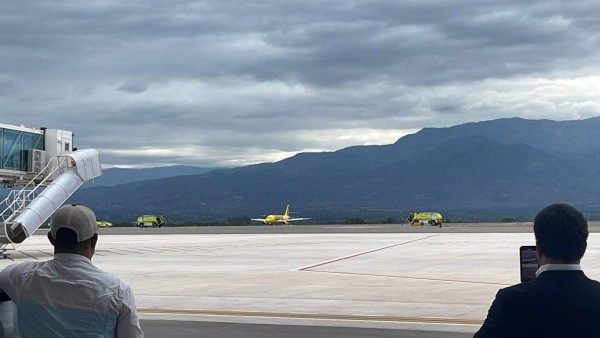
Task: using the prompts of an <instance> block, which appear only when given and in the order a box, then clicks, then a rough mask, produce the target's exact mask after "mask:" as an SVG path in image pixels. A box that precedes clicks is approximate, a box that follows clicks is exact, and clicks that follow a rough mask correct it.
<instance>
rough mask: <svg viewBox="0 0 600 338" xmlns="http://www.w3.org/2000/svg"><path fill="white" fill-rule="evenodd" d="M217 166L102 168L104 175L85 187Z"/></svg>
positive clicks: (200, 171) (180, 174) (179, 173)
mask: <svg viewBox="0 0 600 338" xmlns="http://www.w3.org/2000/svg"><path fill="white" fill-rule="evenodd" d="M214 169H215V168H200V167H193V166H184V165H174V166H167V167H156V168H135V169H132V168H109V169H104V170H102V176H100V177H98V178H97V179H96V180H95V181H94V182H93V183H91V184H84V185H83V186H82V188H83V189H87V188H93V187H112V186H115V185H118V184H125V183H131V182H137V181H145V180H153V179H160V178H168V177H175V176H183V175H198V174H204V173H206V172H209V171H211V170H214Z"/></svg>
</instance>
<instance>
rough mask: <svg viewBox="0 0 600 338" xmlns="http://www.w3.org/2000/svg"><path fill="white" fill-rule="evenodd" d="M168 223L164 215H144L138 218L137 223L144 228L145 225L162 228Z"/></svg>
mask: <svg viewBox="0 0 600 338" xmlns="http://www.w3.org/2000/svg"><path fill="white" fill-rule="evenodd" d="M166 223H167V220H166V218H164V216H162V215H142V216H140V217H138V218H137V221H136V222H135V225H136V226H138V227H140V228H144V227H153V228H160V227H162V226H163V225H165V224H166Z"/></svg>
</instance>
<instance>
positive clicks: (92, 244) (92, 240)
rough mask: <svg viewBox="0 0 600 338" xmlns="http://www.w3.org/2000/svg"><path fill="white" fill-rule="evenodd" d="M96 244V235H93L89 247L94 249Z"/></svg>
mask: <svg viewBox="0 0 600 338" xmlns="http://www.w3.org/2000/svg"><path fill="white" fill-rule="evenodd" d="M96 243H98V233H95V234H94V235H93V236H92V237H91V241H90V245H91V246H92V248H93V249H95V248H96Z"/></svg>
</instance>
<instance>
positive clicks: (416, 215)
mask: <svg viewBox="0 0 600 338" xmlns="http://www.w3.org/2000/svg"><path fill="white" fill-rule="evenodd" d="M443 221H444V217H442V214H440V213H439V212H413V213H411V214H410V215H408V222H409V223H410V224H412V225H424V224H429V225H433V226H436V225H437V226H439V227H440V228H441V227H442V223H443Z"/></svg>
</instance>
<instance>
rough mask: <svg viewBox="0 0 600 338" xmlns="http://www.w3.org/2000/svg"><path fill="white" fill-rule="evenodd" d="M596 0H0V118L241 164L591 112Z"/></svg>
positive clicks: (81, 141) (109, 153)
mask: <svg viewBox="0 0 600 338" xmlns="http://www.w3.org/2000/svg"><path fill="white" fill-rule="evenodd" d="M598 13H600V2H598V1H581V0H580V1H509V0H502V1H498V0H493V1H492V0H472V1H466V0H452V1H443V0H410V1H402V0H398V1H392V0H389V1H362V0H340V1H334V0H331V1H323V0H318V1H316V0H299V1H287V0H214V1H186V0H168V1H154V0H139V1H136V0H127V1H123V0H114V1H92V0H90V1H81V0H57V1H43V0H36V1H21V0H2V1H1V2H0V116H1V119H0V123H5V124H16V125H20V124H24V125H25V126H27V127H33V126H35V127H40V126H45V127H48V128H56V129H64V130H71V131H73V132H74V133H75V137H76V138H75V144H76V146H78V147H79V148H95V149H98V150H99V151H100V154H101V160H102V162H103V164H104V165H105V166H122V167H127V166H128V167H148V166H164V165H172V164H187V165H196V166H206V167H212V166H240V165H245V164H250V163H257V162H271V161H276V160H280V159H283V158H285V157H289V156H292V155H293V154H295V153H298V152H303V151H333V150H337V149H341V148H344V147H347V146H351V145H370V144H389V143H393V142H395V141H396V140H397V139H398V138H400V137H402V136H403V135H406V134H408V133H414V132H416V131H418V130H420V129H422V128H425V127H447V126H452V125H457V124H462V123H466V122H473V121H482V120H490V119H496V118H503V117H515V116H518V117H523V118H530V119H542V118H548V119H553V120H572V119H582V118H588V117H593V116H598V115H600V40H599V39H600V20H598Z"/></svg>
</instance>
